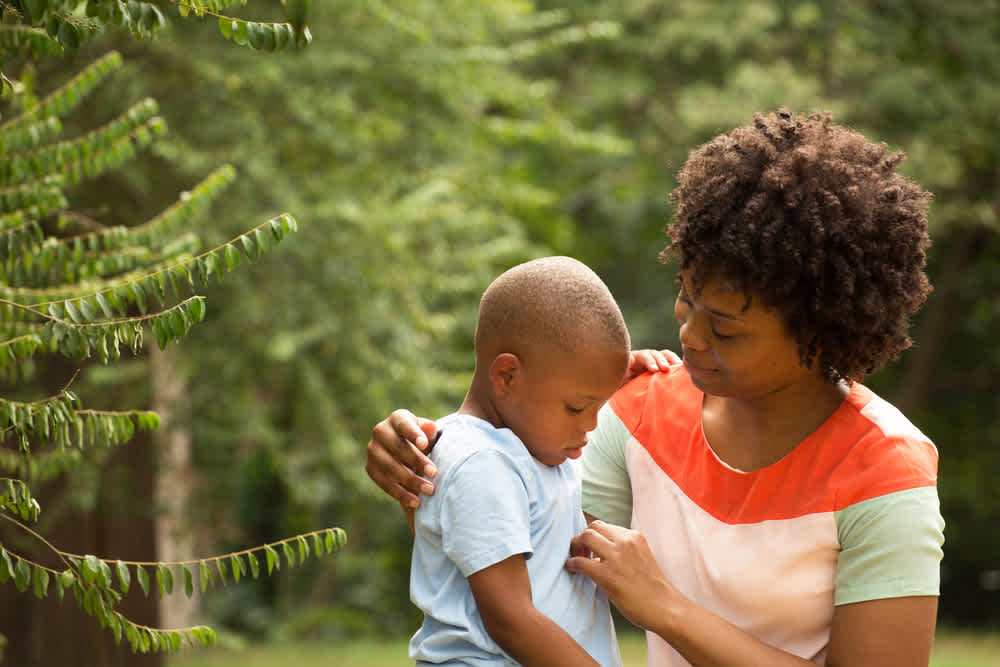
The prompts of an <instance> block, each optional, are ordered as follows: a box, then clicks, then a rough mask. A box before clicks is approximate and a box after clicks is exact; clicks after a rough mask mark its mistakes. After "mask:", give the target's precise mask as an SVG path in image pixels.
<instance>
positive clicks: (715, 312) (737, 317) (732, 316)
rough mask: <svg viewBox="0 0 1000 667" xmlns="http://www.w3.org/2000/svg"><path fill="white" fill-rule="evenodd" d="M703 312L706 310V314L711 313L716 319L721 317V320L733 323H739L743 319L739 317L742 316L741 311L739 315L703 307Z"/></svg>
mask: <svg viewBox="0 0 1000 667" xmlns="http://www.w3.org/2000/svg"><path fill="white" fill-rule="evenodd" d="M705 310H707V311H708V312H710V313H712V314H713V315H715V316H716V317H721V318H723V319H726V320H734V321H737V322H740V321H742V320H743V318H742V317H740V315H742V311H741V312H740V313H727V312H725V311H722V310H716V309H715V308H709V307H708V306H705Z"/></svg>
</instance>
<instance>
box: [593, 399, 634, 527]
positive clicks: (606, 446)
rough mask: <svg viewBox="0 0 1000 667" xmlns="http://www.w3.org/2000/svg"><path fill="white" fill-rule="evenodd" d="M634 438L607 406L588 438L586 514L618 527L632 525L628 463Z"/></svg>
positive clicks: (607, 404)
mask: <svg viewBox="0 0 1000 667" xmlns="http://www.w3.org/2000/svg"><path fill="white" fill-rule="evenodd" d="M630 437H631V434H630V433H629V430H628V427H626V426H625V424H624V423H623V422H622V420H621V419H620V418H619V417H618V415H616V414H615V411H614V410H613V409H612V408H611V403H610V402H609V403H605V404H604V406H603V407H602V408H601V411H600V412H599V413H598V415H597V428H595V429H594V430H593V431H591V432H590V434H589V435H588V436H587V446H586V447H584V448H583V457H582V459H581V466H582V473H583V511H584V512H586V513H587V514H590V515H591V516H594V517H597V518H598V519H600V520H602V521H607V522H608V523H613V524H616V525H619V526H628V525H629V524H630V523H631V522H632V483H631V481H630V480H629V476H628V467H627V465H626V462H625V446H626V444H627V443H628V441H629V438H630Z"/></svg>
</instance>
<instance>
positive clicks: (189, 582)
mask: <svg viewBox="0 0 1000 667" xmlns="http://www.w3.org/2000/svg"><path fill="white" fill-rule="evenodd" d="M181 570H183V571H184V594H185V595H187V596H188V597H191V596H192V595H194V580H193V579H192V578H191V570H189V569H187V568H186V567H184V566H181Z"/></svg>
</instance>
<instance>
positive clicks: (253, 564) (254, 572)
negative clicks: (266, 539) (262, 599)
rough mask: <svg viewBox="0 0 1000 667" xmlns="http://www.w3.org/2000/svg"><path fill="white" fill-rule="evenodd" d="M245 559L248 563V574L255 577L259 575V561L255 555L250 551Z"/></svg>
mask: <svg viewBox="0 0 1000 667" xmlns="http://www.w3.org/2000/svg"><path fill="white" fill-rule="evenodd" d="M247 561H249V563H250V575H251V576H252V577H253V578H254V579H256V578H257V577H259V576H260V563H258V562H257V556H255V555H253V554H252V553H248V554H247Z"/></svg>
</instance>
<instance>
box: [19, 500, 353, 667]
mask: <svg viewBox="0 0 1000 667" xmlns="http://www.w3.org/2000/svg"><path fill="white" fill-rule="evenodd" d="M3 498H4V496H3V495H2V491H0V501H2V500H3ZM0 518H3V519H5V520H6V521H7V522H8V523H10V524H12V525H14V526H15V527H17V528H18V529H20V530H22V531H24V532H26V533H28V534H29V535H31V536H32V537H34V538H35V539H37V540H38V541H40V542H41V543H42V544H43V545H45V547H46V548H47V549H49V550H50V551H51V552H52V553H53V554H54V555H55V557H57V558H58V559H59V560H60V562H62V563H63V565H65V567H64V568H63V569H55V568H51V567H47V566H45V565H42V564H40V563H37V562H35V561H33V560H31V559H28V558H26V557H24V556H22V555H19V554H17V553H15V552H13V551H10V550H9V549H7V548H6V547H4V546H3V545H2V544H0V584H2V583H6V582H7V581H8V580H10V579H13V581H14V585H15V586H16V587H17V589H18V590H19V591H21V592H22V593H23V592H26V591H28V589H29V588H30V589H31V590H32V591H33V592H34V594H35V596H36V597H38V598H40V599H41V598H44V597H46V596H47V595H48V592H49V588H50V585H51V586H54V588H55V590H56V595H57V596H58V597H59V599H60V600H62V599H63V596H64V595H65V591H66V590H71V591H72V592H73V595H74V597H75V598H76V600H77V602H78V603H80V604H81V606H82V608H83V609H84V610H85V611H87V613H89V614H91V615H92V616H95V617H96V618H97V619H98V621H99V622H100V624H101V627H108V628H110V629H111V630H112V632H113V633H114V636H115V641H116V642H120V641H121V639H122V637H124V638H125V639H126V640H127V641H128V642H129V644H130V646H131V648H132V650H133V651H134V652H141V653H146V652H149V651H161V650H162V651H177V650H179V649H180V648H181V646H182V644H183V643H184V642H186V643H187V644H188V645H191V646H195V645H198V644H200V645H202V646H209V645H211V644H213V643H214V642H215V633H214V632H213V631H212V629H211V628H208V627H206V626H202V625H199V626H192V627H187V628H175V629H162V628H151V627H148V626H145V625H140V624H138V623H135V622H133V621H130V620H129V619H128V618H126V617H124V616H123V615H121V614H120V613H119V612H118V611H116V610H115V606H116V605H117V604H118V603H119V602H120V601H121V599H122V597H123V596H125V595H127V594H128V592H129V591H130V590H131V589H132V584H133V582H134V583H135V584H136V585H137V586H138V587H139V589H140V590H142V593H143V595H145V596H147V597H148V596H149V595H150V592H151V591H152V592H153V593H155V594H157V595H158V596H159V597H163V596H164V595H170V594H172V593H173V592H174V585H175V582H176V583H177V586H178V590H180V586H183V590H184V593H185V595H187V596H188V597H191V595H193V594H194V591H195V589H196V586H197V588H198V590H200V591H201V592H205V591H206V590H208V589H209V588H210V587H212V586H214V585H216V582H218V584H219V585H223V586H225V585H227V584H228V583H229V580H230V578H231V579H232V582H233V583H237V582H239V580H240V579H241V578H243V577H247V576H249V577H252V578H254V579H257V578H258V577H260V576H261V575H262V574H267V575H270V574H271V573H272V572H274V571H276V570H278V569H280V567H281V561H282V556H284V560H285V563H286V564H287V565H288V567H295V566H296V565H299V564H301V563H303V562H305V561H306V559H307V558H309V556H310V555H312V556H315V557H316V558H320V557H322V556H324V555H327V554H332V553H334V552H336V551H337V550H339V549H340V548H341V547H343V546H344V545H345V544H346V543H347V535H346V533H344V531H343V530H341V529H340V528H324V529H322V530H314V531H311V532H308V533H303V534H300V535H295V536H294V537H289V538H286V539H283V540H278V541H277V542H270V543H268V544H263V545H260V546H257V547H253V548H250V549H244V550H242V551H235V552H231V553H228V554H224V555H220V556H211V557H208V558H201V559H194V560H183V561H127V560H111V559H106V558H99V557H97V556H94V555H92V554H86V555H84V554H75V553H70V552H67V551H62V550H60V549H58V548H56V547H55V546H54V545H53V544H51V543H50V542H49V541H48V540H46V539H45V538H44V537H42V536H41V535H39V534H38V533H37V532H35V531H34V530H32V529H31V528H29V527H28V526H26V525H24V524H23V523H22V522H21V521H18V520H17V519H15V518H13V517H11V516H8V515H7V514H3V513H0ZM310 545H311V546H310ZM279 549H280V552H281V555H279V551H278V550H279ZM258 556H259V557H258ZM261 560H263V561H264V564H263V565H261ZM195 567H196V568H197V572H198V582H197V584H196V583H195V578H194V574H192V569H193V568H195ZM150 573H152V574H150Z"/></svg>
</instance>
